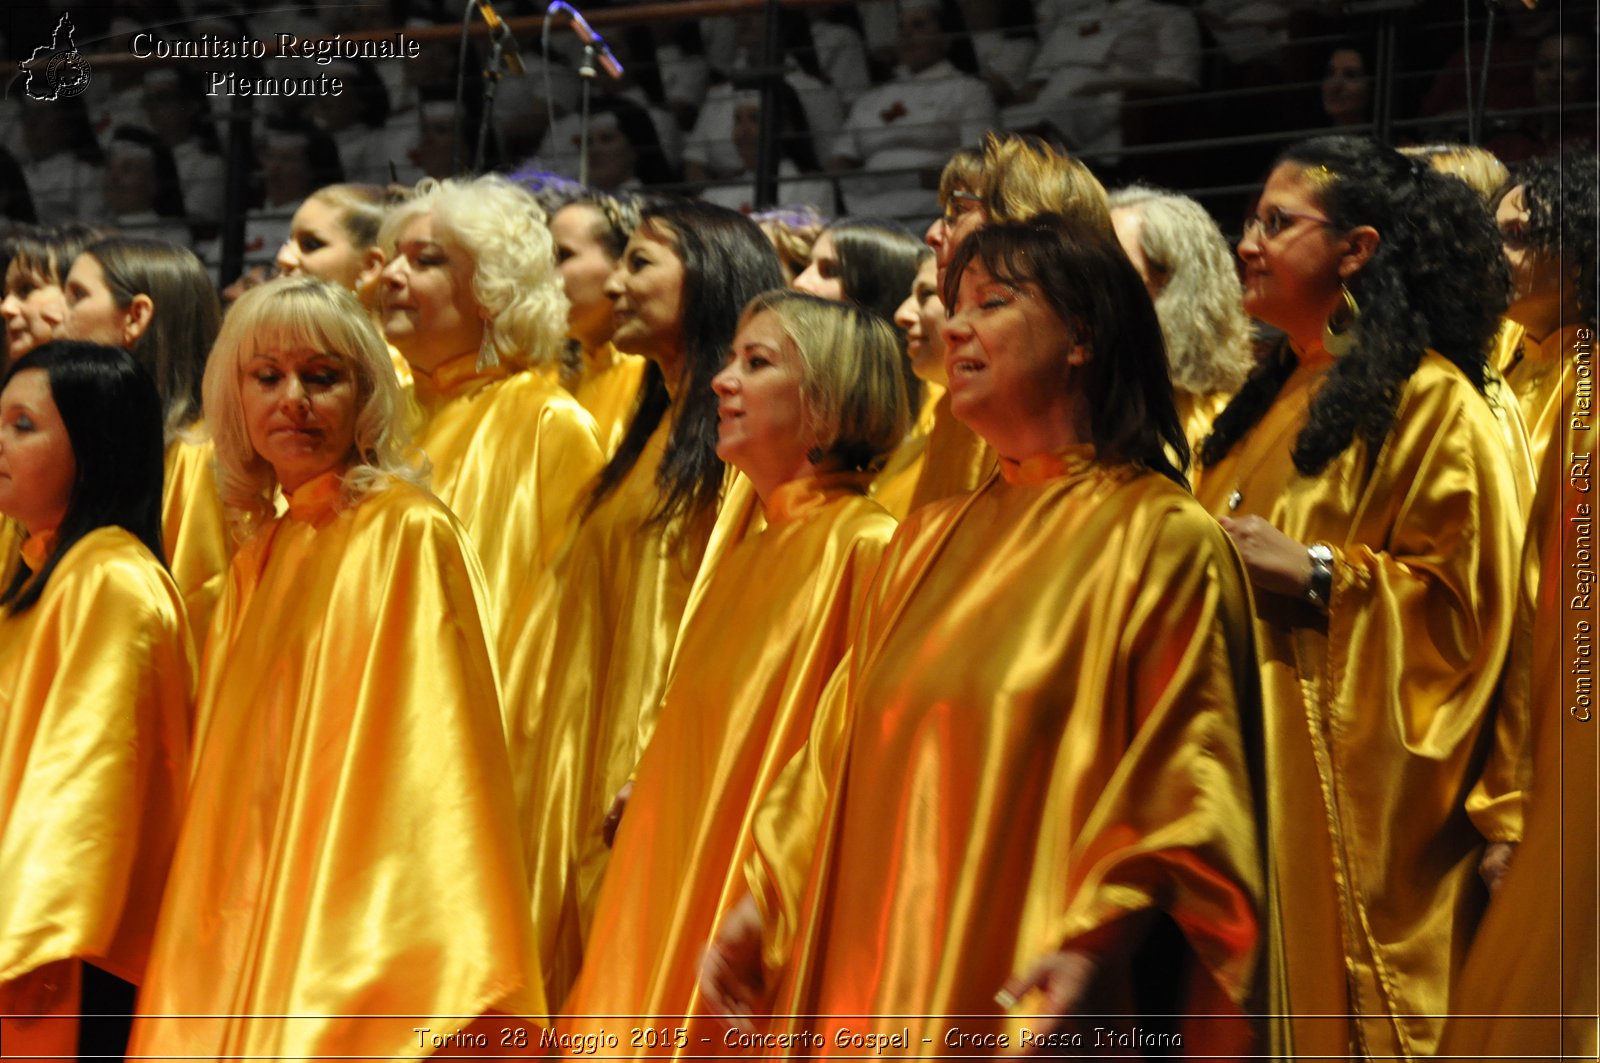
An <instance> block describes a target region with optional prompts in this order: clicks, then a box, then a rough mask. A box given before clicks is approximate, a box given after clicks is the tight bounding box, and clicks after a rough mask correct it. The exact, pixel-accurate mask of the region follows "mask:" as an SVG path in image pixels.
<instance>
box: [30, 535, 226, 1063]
mask: <svg viewBox="0 0 1600 1063" xmlns="http://www.w3.org/2000/svg"><path fill="white" fill-rule="evenodd" d="M194 677H195V665H194V651H193V648H192V646H191V641H190V636H189V627H188V621H187V619H186V617H185V614H184V610H183V600H182V598H181V597H180V595H179V593H178V590H177V588H176V587H175V586H174V585H173V582H172V578H171V576H169V575H168V574H167V572H166V571H165V570H164V569H163V568H162V567H161V565H160V563H159V562H158V561H157V560H156V559H155V558H154V557H153V556H151V554H150V551H149V550H147V549H146V548H145V547H144V545H143V544H142V543H140V542H139V541H138V540H137V539H135V538H134V537H133V536H132V535H130V534H129V533H128V532H126V531H124V530H123V529H121V528H101V529H99V530H97V531H93V532H90V533H89V534H88V535H86V536H84V537H83V538H82V539H80V540H78V542H76V543H74V544H73V545H72V546H70V547H69V548H68V549H67V552H66V554H65V555H64V556H63V557H62V558H61V561H60V563H59V564H58V565H57V566H56V569H55V571H54V573H53V574H52V575H51V578H50V583H49V584H48V585H47V586H46V587H45V588H44V592H43V594H42V596H41V597H40V599H39V600H38V602H36V603H35V604H34V606H33V607H32V608H31V609H29V610H27V611H26V612H24V613H22V614H21V615H19V616H13V615H11V614H10V613H9V612H6V613H3V614H0V986H3V985H4V984H5V983H8V982H11V981H13V980H15V979H17V978H19V977H21V976H23V975H25V974H27V973H28V972H30V971H33V970H35V969H36V968H39V967H42V966H44V965H46V964H49V963H54V962H56V961H59V960H68V959H76V960H92V961H93V962H94V963H95V964H96V965H98V966H100V967H101V968H103V969H105V970H107V971H110V972H112V973H113V974H115V975H117V976H118V977H120V978H124V979H126V980H128V981H132V982H135V983H137V982H139V981H141V980H142V979H143V977H144V972H145V964H146V960H147V957H148V954H149V951H150V940H151V934H152V933H153V932H154V930H155V924H156V909H157V905H158V904H159V903H160V899H161V891H162V888H163V884H164V883H165V881H166V877H167V868H168V864H169V863H170V861H171V857H172V851H173V846H174V844H175V842H176V839H177V836H178V818H179V815H180V812H181V809H182V805H183V800H184V791H185V788H186V783H187V781H188V761H189V724H190V716H191V706H192V698H193V695H194ZM76 1001H77V998H76V995H74V996H73V997H72V1000H71V1001H69V1002H68V1003H67V1006H66V1007H65V1008H64V1009H63V1010H64V1011H65V1012H67V1013H71V1012H76V1011H77V1010H79V1009H78V1008H77V1007H76V1006H75V1005H76ZM42 1021H43V1022H44V1023H45V1024H46V1025H49V1023H48V1020H42ZM37 1025H38V1024H35V1027H37ZM55 1025H56V1027H57V1031H56V1032H58V1033H60V1032H63V1029H62V1024H55ZM45 1032H46V1031H43V1030H40V1029H37V1028H33V1029H29V1028H21V1029H19V1028H17V1027H15V1026H13V1025H12V1022H11V1020H9V1019H7V1020H5V1025H4V1030H3V1031H0V1037H3V1039H4V1042H5V1049H6V1054H7V1055H10V1056H16V1055H23V1054H26V1053H28V1052H31V1051H33V1050H34V1049H33V1047H32V1043H33V1040H34V1038H35V1037H36V1036H38V1035H40V1034H42V1033H45ZM65 1033H66V1043H67V1045H68V1046H69V1047H68V1051H73V1049H72V1048H71V1045H72V1039H71V1031H70V1030H67V1031H65Z"/></svg>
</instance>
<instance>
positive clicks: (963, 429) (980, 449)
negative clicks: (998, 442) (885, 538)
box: [907, 392, 999, 512]
mask: <svg viewBox="0 0 1600 1063" xmlns="http://www.w3.org/2000/svg"><path fill="white" fill-rule="evenodd" d="M931 405H932V406H933V427H931V428H930V429H929V430H928V444H927V448H926V452H925V454H924V456H923V459H922V472H921V474H920V475H919V476H918V477H917V487H916V490H915V491H913V492H912V493H911V506H910V508H909V509H908V510H907V512H915V511H916V510H919V509H921V508H922V507H923V506H925V505H927V504H928V503H930V502H937V501H939V500H940V499H944V498H954V497H955V496H957V495H964V494H967V493H969V492H971V491H973V490H975V489H976V488H977V487H978V485H979V484H981V483H983V482H984V481H985V480H987V479H988V478H989V477H990V476H992V475H993V474H994V471H995V469H997V468H998V467H999V459H998V458H996V457H995V453H994V448H993V447H991V446H990V445H989V444H987V443H985V442H984V441H983V440H981V439H979V438H978V437H977V435H975V434H974V433H973V431H972V429H970V428H968V427H967V426H966V425H964V424H962V423H961V422H960V421H958V420H956V416H955V414H953V413H951V412H950V393H949V392H945V393H944V394H943V395H940V396H939V398H938V401H936V402H933V403H932V404H931Z"/></svg>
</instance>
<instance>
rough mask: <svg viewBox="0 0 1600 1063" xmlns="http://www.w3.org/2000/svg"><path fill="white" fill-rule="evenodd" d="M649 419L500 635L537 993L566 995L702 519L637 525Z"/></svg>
mask: <svg viewBox="0 0 1600 1063" xmlns="http://www.w3.org/2000/svg"><path fill="white" fill-rule="evenodd" d="M670 431H671V416H670V413H669V415H668V416H665V417H663V418H662V420H661V423H660V425H658V426H657V427H656V430H655V433H654V434H653V435H652V436H651V437H650V439H649V441H648V443H647V445H646V446H645V449H644V451H643V452H642V453H641V454H640V456H639V459H638V461H637V462H636V463H635V464H634V466H633V468H632V470H631V471H630V472H629V474H628V476H627V478H626V479H624V480H623V482H622V483H621V484H619V485H618V486H617V488H616V489H615V490H614V491H612V492H611V494H609V495H607V496H606V499H605V500H604V501H603V502H602V503H601V504H600V505H599V506H598V507H596V508H595V510H594V511H593V512H592V513H590V514H588V516H587V517H584V518H582V520H581V522H580V523H579V524H578V526H577V528H576V529H575V530H574V532H573V535H572V537H571V539H570V540H569V541H568V543H567V545H566V547H564V548H563V550H562V552H561V554H560V556H558V557H557V558H556V560H555V561H554V562H553V563H552V564H551V566H550V568H549V569H547V570H546V571H545V573H544V574H543V575H542V576H541V577H540V579H539V580H538V581H537V582H536V583H535V584H533V585H532V586H530V587H529V588H528V594H527V597H526V599H525V600H523V601H521V602H519V603H518V605H517V606H516V607H515V608H514V609H513V610H512V615H513V616H514V617H515V618H516V620H515V621H514V622H513V623H511V624H508V625H507V627H506V628H505V630H504V631H503V632H502V633H501V654H500V659H501V660H502V661H503V662H504V667H505V672H504V676H505V706H506V732H507V738H508V741H509V742H510V748H511V766H512V775H513V777H514V779H515V781H516V786H517V807H518V810H519V813H520V815H521V817H522V839H523V843H524V845H525V846H526V848H527V850H528V861H529V870H528V873H529V883H530V886H531V892H532V895H533V925H534V932H535V934H536V935H537V937H538V941H539V954H540V964H541V969H542V971H543V974H544V978H545V993H546V996H547V997H548V999H550V1000H551V1001H560V1000H563V999H565V998H566V995H567V992H568V991H569V990H570V989H571V988H572V982H573V979H574V978H575V977H576V975H577V973H578V967H579V965H580V963H581V962H582V957H583V948H584V940H585V937H586V935H587V933H588V927H589V923H590V920H591V919H592V917H593V913H594V903H595V899H596V896H597V894H598V892H599V886H600V877H601V875H602V873H603V872H604V870H605V866H606V861H607V859H608V858H609V856H610V850H609V849H607V848H606V846H605V842H604V840H603V839H602V836H601V827H602V823H603V821H604V819H605V815H606V812H607V811H608V810H609V809H610V807H611V802H612V799H613V798H614V797H615V796H616V794H617V791H618V790H619V789H621V788H622V784H623V783H624V782H626V781H627V780H628V779H629V777H630V776H631V775H632V774H633V770H634V768H635V767H636V766H637V765H638V762H639V757H640V756H641V755H642V754H643V752H644V747H645V746H646V745H647V744H648V743H649V740H650V733H651V730H652V728H653V727H654V722H655V713H656V708H657V706H659V705H660V703H661V691H662V688H663V686H664V685H665V683H666V677H667V666H668V664H669V662H670V660H671V654H672V646H673V643H674V641H675V640H676V638H677V634H678V623H679V621H680V619H681V618H682V616H683V611H684V606H685V604H686V602H687V599H688V596H689V590H690V587H691V585H692V584H693V582H694V578H695V572H696V570H697V569H698V568H699V567H700V561H701V558H702V557H703V556H704V554H705V550H706V544H707V540H708V538H709V536H710V532H711V526H712V524H713V522H714V520H715V514H714V513H706V514H703V515H702V517H701V519H699V520H697V521H695V522H692V523H691V525H690V526H688V527H670V528H663V527H660V526H651V525H648V524H647V519H648V517H649V515H650V514H651V512H652V511H653V510H654V508H655V505H656V502H657V499H658V497H659V488H658V487H657V485H656V468H657V466H658V465H659V464H660V462H661V456H662V454H663V452H664V451H665V449H666V444H667V437H668V434H669V433H670Z"/></svg>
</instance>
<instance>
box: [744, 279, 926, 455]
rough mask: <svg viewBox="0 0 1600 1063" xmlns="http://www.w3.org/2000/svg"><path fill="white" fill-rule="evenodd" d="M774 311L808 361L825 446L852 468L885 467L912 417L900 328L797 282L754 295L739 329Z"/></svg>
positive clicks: (813, 418) (813, 417) (815, 424)
mask: <svg viewBox="0 0 1600 1063" xmlns="http://www.w3.org/2000/svg"><path fill="white" fill-rule="evenodd" d="M769 312H770V313H771V314H773V315H774V316H775V317H777V319H778V323H779V327H780V328H781V329H782V330H783V334H784V335H785V336H787V337H788V338H789V341H790V342H791V343H793V344H794V348H795V352H796V353H797V354H799V356H800V362H801V364H802V366H804V371H805V373H804V382H803V383H802V384H801V397H802V399H803V401H804V403H805V410H806V421H807V427H808V428H809V429H810V430H811V431H812V433H814V435H815V436H816V439H817V444H818V446H820V447H822V449H823V450H824V451H825V452H826V453H827V454H829V455H831V456H833V457H837V458H839V459H841V460H842V461H843V463H844V465H845V467H846V468H849V469H858V470H875V469H878V468H880V467H882V465H883V462H884V460H885V459H886V458H887V457H888V456H889V453H890V451H892V450H894V448H895V447H896V446H898V445H899V444H900V440H901V439H902V438H903V437H904V436H905V434H906V428H907V425H908V423H909V420H910V413H909V407H908V405H907V400H906V386H905V381H904V379H903V378H902V375H901V370H900V360H901V358H902V354H901V351H900V339H899V336H898V335H897V334H896V333H895V331H894V329H893V328H892V327H891V326H890V325H889V323H888V322H887V321H884V320H883V319H882V318H881V317H879V316H878V315H877V314H874V313H872V312H870V311H867V310H864V309H862V308H861V307H858V306H855V305H853V304H848V303H836V302H833V301H832V300H828V299H819V298H817V297H816V296H814V295H808V294H806V293H805V292H800V291H795V290H794V289H791V288H776V289H773V290H772V291H767V292H762V293H761V294H760V295H758V296H756V297H755V298H754V299H751V300H750V302H749V303H748V304H747V305H746V306H745V308H744V312H743V313H742V314H740V315H739V327H740V328H743V327H744V325H745V323H746V322H747V321H749V320H750V319H751V318H753V317H755V316H756V315H757V314H763V313H769Z"/></svg>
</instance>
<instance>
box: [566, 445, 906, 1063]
mask: <svg viewBox="0 0 1600 1063" xmlns="http://www.w3.org/2000/svg"><path fill="white" fill-rule="evenodd" d="M866 482H867V477H866V476H865V475H860V474H833V475H825V476H820V477H816V478H810V479H804V480H799V481H795V482H792V483H789V484H785V485H783V486H782V487H781V488H779V490H778V491H777V492H775V494H774V497H773V498H772V500H771V501H770V503H769V504H768V506H767V508H766V514H765V516H766V525H765V527H764V528H762V529H761V530H759V531H758V532H755V533H753V534H749V535H746V536H744V537H742V538H741V540H740V541H739V542H738V543H737V545H736V546H734V547H733V548H732V549H731V550H729V551H728V552H727V553H726V554H725V555H723V556H721V557H719V558H717V559H716V561H715V564H714V568H713V570H712V573H711V575H710V578H709V579H708V580H707V586H706V587H705V589H704V591H703V593H702V594H701V595H700V596H699V599H698V601H697V602H696V604H695V605H694V607H693V610H692V612H691V613H690V614H689V615H688V616H686V618H685V620H684V625H683V629H682V631H681V632H680V634H679V639H678V647H677V650H676V651H675V660H674V666H673V669H672V673H671V676H670V677H669V679H668V681H667V687H666V694H665V696H664V698H663V701H662V706H661V710H660V714H659V717H658V723H657V726H656V730H655V736H654V738H653V739H652V740H651V743H650V746H649V748H648V749H647V750H646V752H645V754H644V757H643V759H642V760H641V762H640V764H639V768H638V772H637V777H636V780H635V784H634V788H633V795H632V797H631V799H630V800H629V802H628V806H627V813H626V815H625V816H624V818H623V821H622V825H621V828H620V829H619V831H618V833H617V838H616V846H615V849H614V851H613V853H612V856H611V861H610V866H609V868H608V870H607V872H606V877H605V880H604V883H603V885H602V887H601V890H600V897H599V900H598V902H597V905H596V910H595V918H594V922H593V927H592V930H591V935H590V938H589V941H588V947H587V949H586V950H585V953H584V962H583V971H582V974H581V975H580V976H579V978H578V982H577V985H576V986H575V987H574V989H573V991H572V993H571V994H570V995H569V996H568V998H567V1002H566V1004H565V1005H564V1007H563V1008H562V1012H563V1017H561V1018H558V1020H557V1022H558V1025H559V1026H560V1027H561V1028H562V1029H563V1030H564V1031H566V1032H570V1033H573V1034H575V1035H584V1034H592V1033H597V1032H599V1031H601V1030H605V1029H609V1028H614V1027H615V1025H616V1024H615V1022H609V1023H608V1022H607V1021H606V1020H604V1019H600V1018H597V1017H596V1016H602V1015H607V1014H611V1015H619V1014H621V1015H636V1016H650V1015H659V1016H687V1015H691V1014H694V1015H696V1016H697V1018H695V1019H694V1020H692V1021H690V1022H687V1023H684V1022H681V1021H679V1020H678V1019H676V1018H674V1019H671V1020H668V1021H667V1023H666V1024H667V1025H670V1026H680V1025H681V1026H683V1027H684V1028H685V1030H686V1034H685V1036H684V1038H683V1039H682V1042H681V1043H680V1042H679V1041H678V1040H677V1039H667V1040H666V1042H665V1043H659V1044H651V1045H643V1046H639V1047H640V1048H642V1049H644V1050H643V1051H639V1052H638V1054H641V1055H672V1054H679V1055H693V1054H698V1053H703V1052H705V1051H706V1050H707V1045H706V1043H705V1042H704V1041H703V1040H702V1038H707V1037H709V1038H710V1039H711V1043H712V1044H718V1043H720V1039H721V1034H722V1027H721V1023H720V1022H719V1021H717V1020H714V1019H708V1018H707V1017H706V1016H705V1014H704V1008H703V1006H702V1004H701V1002H700V998H699V991H698V986H697V979H698V972H699V961H700V954H701V952H702V951H703V950H704V948H705V946H706V943H707V942H708V941H709V940H710V938H711V931H712V928H713V926H714V925H715V923H716V920H717V919H718V918H719V917H720V916H721V915H722V914H723V913H725V912H726V911H727V910H728V908H730V907H731V906H732V905H733V904H734V903H736V902H737V901H738V900H739V899H740V898H741V897H742V896H743V895H744V893H745V891H746V887H745V884H744V875H743V872H742V867H743V864H744V860H745V859H746V858H747V857H748V855H749V852H750V845H751V842H750V821H751V817H752V815H753V813H754V811H755V808H756V806H757V804H758V803H759V801H760V798H761V796H762V795H763V794H764V792H765V791H766V790H767V788H768V787H769V786H770V785H771V782H772V780H773V779H774V778H775V776H776V775H777V773H778V772H779V771H780V770H781V769H782V768H783V767H784V765H785V764H787V763H788V762H789V760H790V758H791V757H793V756H794V755H795V754H796V753H797V752H798V750H799V749H800V747H801V746H802V745H803V744H804V743H805V741H806V739H807V736H808V735H809V733H810V728H811V719H812V712H813V710H814V708H815V706H816V704H817V702H818V700H819V698H820V696H821V693H822V690H823V688H824V687H825V686H826V685H827V683H828V680H829V678H830V677H831V676H832V674H833V672H834V670H835V668H836V667H837V665H838V663H839V661H840V659H841V658H842V657H843V655H844V653H845V651H846V649H847V648H848V646H849V641H850V636H851V634H852V629H853V626H854V624H855V622H856V620H857V618H858V615H859V607H860V605H861V604H862V602H863V600H864V599H865V596H866V591H867V588H868V586H869V585H870V583H871V580H872V577H873V574H874V573H875V572H876V570H877V566H878V561H879V559H880V558H881V557H882V553H883V548H884V546H885V545H886V544H887V543H888V541H889V537H890V536H891V535H892V534H893V532H894V525H895V522H894V518H892V517H890V516H889V515H888V514H887V513H886V512H884V510H883V508H882V507H881V506H879V505H878V504H877V503H876V502H875V501H872V500H870V499H868V498H867V497H865V485H866ZM712 565H713V562H712V561H711V560H710V559H709V558H708V560H707V561H706V567H712ZM615 1051H617V1052H628V1051H635V1049H634V1048H632V1047H631V1046H627V1045H624V1046H622V1047H619V1048H618V1049H616V1050H615Z"/></svg>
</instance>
